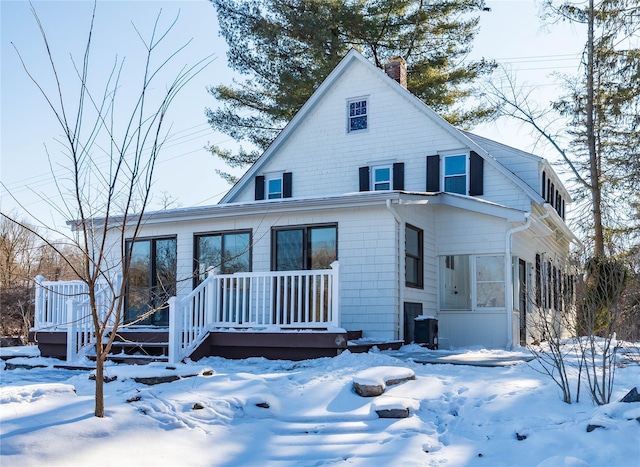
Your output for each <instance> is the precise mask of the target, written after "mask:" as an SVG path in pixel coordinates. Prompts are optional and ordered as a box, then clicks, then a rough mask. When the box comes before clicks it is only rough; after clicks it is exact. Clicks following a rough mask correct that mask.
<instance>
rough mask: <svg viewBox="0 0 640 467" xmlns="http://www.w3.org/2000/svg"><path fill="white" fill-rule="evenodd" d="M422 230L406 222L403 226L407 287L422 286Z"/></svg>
mask: <svg viewBox="0 0 640 467" xmlns="http://www.w3.org/2000/svg"><path fill="white" fill-rule="evenodd" d="M422 235H423V234H422V230H421V229H418V228H417V227H414V226H412V225H409V224H407V225H406V227H405V281H406V285H407V287H416V288H422V287H423V283H424V273H423V270H424V269H423V266H422V265H423V239H422Z"/></svg>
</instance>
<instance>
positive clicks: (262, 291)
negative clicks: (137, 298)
mask: <svg viewBox="0 0 640 467" xmlns="http://www.w3.org/2000/svg"><path fill="white" fill-rule="evenodd" d="M338 277H339V263H338V262H337V261H335V262H333V263H332V264H331V269H320V270H299V271H267V272H240V273H234V274H215V273H214V272H213V271H212V272H210V273H209V275H208V276H207V277H206V278H205V280H204V281H203V282H202V283H201V284H200V285H199V286H198V287H196V288H195V289H194V290H193V291H192V292H191V293H190V294H189V295H187V296H186V297H184V298H183V299H181V300H178V299H176V298H175V297H172V298H171V299H170V300H169V320H170V325H169V361H170V362H173V363H177V362H179V361H181V360H182V359H184V358H186V357H188V356H189V355H190V354H191V353H192V352H193V351H195V350H196V349H197V348H198V346H199V345H200V344H201V343H202V342H203V341H204V339H205V338H206V336H207V334H208V332H209V331H210V330H211V329H213V328H249V329H270V330H274V331H277V330H281V329H326V328H329V327H337V326H338V325H339V284H338V282H339V281H338Z"/></svg>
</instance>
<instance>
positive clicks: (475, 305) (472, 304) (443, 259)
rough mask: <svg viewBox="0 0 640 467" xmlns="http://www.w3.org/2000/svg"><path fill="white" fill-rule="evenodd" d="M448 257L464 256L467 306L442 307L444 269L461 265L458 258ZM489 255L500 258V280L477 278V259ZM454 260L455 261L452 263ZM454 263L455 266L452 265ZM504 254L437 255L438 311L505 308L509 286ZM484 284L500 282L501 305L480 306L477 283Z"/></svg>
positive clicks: (482, 310) (479, 310)
mask: <svg viewBox="0 0 640 467" xmlns="http://www.w3.org/2000/svg"><path fill="white" fill-rule="evenodd" d="M449 257H464V258H466V261H467V264H466V266H464V267H466V268H467V271H466V272H467V274H468V277H467V276H465V277H464V279H466V281H468V285H469V298H468V303H469V308H449V307H447V308H445V307H443V298H444V295H443V294H444V291H445V285H446V284H445V269H451V270H452V271H454V270H455V269H456V268H458V267H459V266H461V265H460V264H459V263H460V260H459V259H458V260H453V258H451V260H449ZM489 257H499V258H501V259H502V262H501V264H502V269H501V271H502V279H501V280H482V281H481V280H478V259H479V258H489ZM454 261H455V263H454ZM449 264H450V265H451V266H452V267H451V268H449V266H448V265H449ZM454 264H455V266H454ZM505 267H506V266H505V256H504V254H499V253H495V254H490V253H488V254H479V255H475V254H450V255H440V256H439V260H438V268H439V272H438V281H439V284H438V295H439V298H438V303H439V309H440V311H446V312H491V311H495V310H505V309H507V308H508V306H509V304H508V303H507V302H506V292H507V289H506V287H508V286H510V285H508V284H507V282H506V279H507V275H506V269H505ZM509 267H511V263H509ZM484 284H502V296H501V299H502V305H496V306H481V305H480V304H479V302H478V285H484ZM455 293H456V294H457V292H455Z"/></svg>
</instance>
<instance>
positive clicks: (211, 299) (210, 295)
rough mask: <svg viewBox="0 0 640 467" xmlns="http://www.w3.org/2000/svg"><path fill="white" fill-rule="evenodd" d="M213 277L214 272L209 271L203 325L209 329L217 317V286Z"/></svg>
mask: <svg viewBox="0 0 640 467" xmlns="http://www.w3.org/2000/svg"><path fill="white" fill-rule="evenodd" d="M215 275H216V270H215V269H212V270H210V271H209V275H208V276H207V279H208V280H209V285H208V286H207V292H206V293H207V295H206V300H205V302H206V305H205V306H206V309H205V314H204V316H205V322H204V324H205V325H206V326H207V327H209V326H211V325H212V323H214V322H215V321H216V316H218V313H217V309H216V307H217V304H216V295H215V294H216V290H217V284H216V282H217V281H216V280H215Z"/></svg>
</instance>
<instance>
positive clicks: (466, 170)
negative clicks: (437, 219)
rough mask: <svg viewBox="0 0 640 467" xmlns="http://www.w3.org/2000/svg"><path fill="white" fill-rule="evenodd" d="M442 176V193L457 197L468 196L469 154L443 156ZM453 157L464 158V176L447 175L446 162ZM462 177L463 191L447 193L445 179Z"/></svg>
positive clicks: (460, 174)
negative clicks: (453, 194)
mask: <svg viewBox="0 0 640 467" xmlns="http://www.w3.org/2000/svg"><path fill="white" fill-rule="evenodd" d="M441 157H442V174H441V184H442V185H441V186H442V191H443V192H445V193H455V194H459V195H464V196H468V194H469V179H470V174H469V153H463V154H460V153H459V152H457V153H455V154H443V155H442V156H441ZM454 157H464V174H462V173H455V174H449V175H447V160H451V159H453V158H454ZM461 176H464V191H463V192H462V193H460V192H458V191H448V190H447V179H451V178H454V177H456V178H457V177H461Z"/></svg>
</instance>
